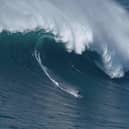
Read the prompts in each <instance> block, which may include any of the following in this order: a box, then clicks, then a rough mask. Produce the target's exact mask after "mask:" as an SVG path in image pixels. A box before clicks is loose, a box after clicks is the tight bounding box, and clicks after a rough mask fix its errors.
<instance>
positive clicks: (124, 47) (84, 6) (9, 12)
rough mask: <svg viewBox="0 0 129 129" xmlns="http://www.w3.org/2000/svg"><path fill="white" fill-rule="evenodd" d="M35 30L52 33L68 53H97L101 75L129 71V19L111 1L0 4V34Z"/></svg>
mask: <svg viewBox="0 0 129 129" xmlns="http://www.w3.org/2000/svg"><path fill="white" fill-rule="evenodd" d="M123 19H124V20H123ZM37 27H40V28H43V29H45V30H46V31H47V32H52V33H53V34H54V35H55V36H56V38H57V39H56V40H61V41H63V42H64V44H65V46H66V48H67V50H68V52H71V51H75V52H76V53H77V54H82V53H83V52H84V51H85V50H86V49H90V50H93V51H96V52H98V53H99V54H100V55H102V59H103V64H104V65H105V66H104V67H105V69H104V70H105V72H106V73H107V74H108V75H109V76H111V77H113V78H114V77H122V76H123V75H124V72H126V71H128V70H129V50H128V48H129V36H128V35H129V17H128V13H127V12H126V11H125V9H123V8H122V7H121V6H120V5H118V4H117V3H116V2H114V1H113V0H106V1H104V0H79V1H78V0H22V1H19V0H11V1H10V0H1V1H0V32H1V31H2V30H8V31H12V32H17V31H18V32H24V31H28V30H29V31H31V30H34V29H36V28H37ZM103 46H106V47H107V50H108V51H107V50H106V49H105V48H103ZM112 51H113V54H112ZM107 71H108V72H107Z"/></svg>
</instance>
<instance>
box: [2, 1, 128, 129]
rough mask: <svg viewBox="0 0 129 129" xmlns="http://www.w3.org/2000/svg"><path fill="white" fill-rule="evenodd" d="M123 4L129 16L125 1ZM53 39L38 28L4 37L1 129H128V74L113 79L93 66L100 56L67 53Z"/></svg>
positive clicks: (3, 33)
mask: <svg viewBox="0 0 129 129" xmlns="http://www.w3.org/2000/svg"><path fill="white" fill-rule="evenodd" d="M0 2H1V1H0ZM117 2H118V1H117ZM119 2H120V4H121V6H123V7H124V8H126V9H127V11H128V2H127V0H123V1H119ZM123 20H124V19H123ZM41 34H42V35H45V38H43V40H41V41H40V42H41V44H38V45H37V44H36V43H37V41H38V39H39V38H40V37H39V35H41ZM52 37H53V35H52V34H51V33H46V32H44V30H40V29H37V30H36V31H32V32H26V33H25V34H23V33H20V32H15V33H12V32H8V31H6V30H4V31H2V32H1V33H0V129H129V75H128V72H127V73H126V74H125V76H124V77H122V78H120V79H119V78H116V79H111V78H110V77H109V76H108V75H107V74H105V72H103V70H102V69H100V68H99V67H97V65H96V64H95V63H94V62H93V60H96V59H97V60H100V56H99V55H98V54H97V53H96V52H92V51H86V52H84V53H83V54H82V55H76V54H75V53H74V52H71V53H68V52H67V51H66V49H65V47H64V46H63V45H61V44H60V43H56V41H55V40H54V39H53V38H52ZM59 42H61V41H59ZM35 49H36V50H37V51H38V52H39V53H40V55H41V60H42V65H43V66H44V67H45V68H46V69H45V68H44V69H45V70H46V71H45V70H44V69H42V67H41V65H39V62H37V60H36V59H35V56H34V51H35ZM51 79H53V80H54V81H56V82H57V83H59V86H60V87H63V89H64V90H62V88H59V87H58V86H57V85H56V83H54V81H52V80H51ZM65 88H66V89H68V90H66V89H65ZM71 89H72V93H75V94H78V93H77V92H76V91H80V96H81V97H75V96H74V95H73V94H71V92H70V91H71Z"/></svg>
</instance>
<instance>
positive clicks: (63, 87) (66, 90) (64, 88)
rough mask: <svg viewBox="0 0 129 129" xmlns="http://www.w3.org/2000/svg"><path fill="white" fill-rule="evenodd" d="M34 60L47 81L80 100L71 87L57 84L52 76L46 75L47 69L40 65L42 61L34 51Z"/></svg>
mask: <svg viewBox="0 0 129 129" xmlns="http://www.w3.org/2000/svg"><path fill="white" fill-rule="evenodd" d="M33 56H34V57H35V59H36V61H37V62H38V64H39V66H40V67H41V69H42V70H43V72H44V73H45V74H46V76H47V77H48V78H49V80H50V81H51V82H52V83H53V84H54V85H55V86H56V87H58V88H59V89H60V90H62V91H64V92H66V93H68V94H70V95H72V96H74V97H76V98H80V97H82V96H81V95H80V94H78V91H77V90H75V89H74V88H71V87H68V86H63V85H61V84H60V83H59V82H57V81H56V80H55V79H54V78H52V76H51V75H50V74H49V73H48V70H47V67H45V66H44V65H43V64H42V60H41V57H40V53H39V52H38V51H37V50H35V51H34V55H33Z"/></svg>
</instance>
